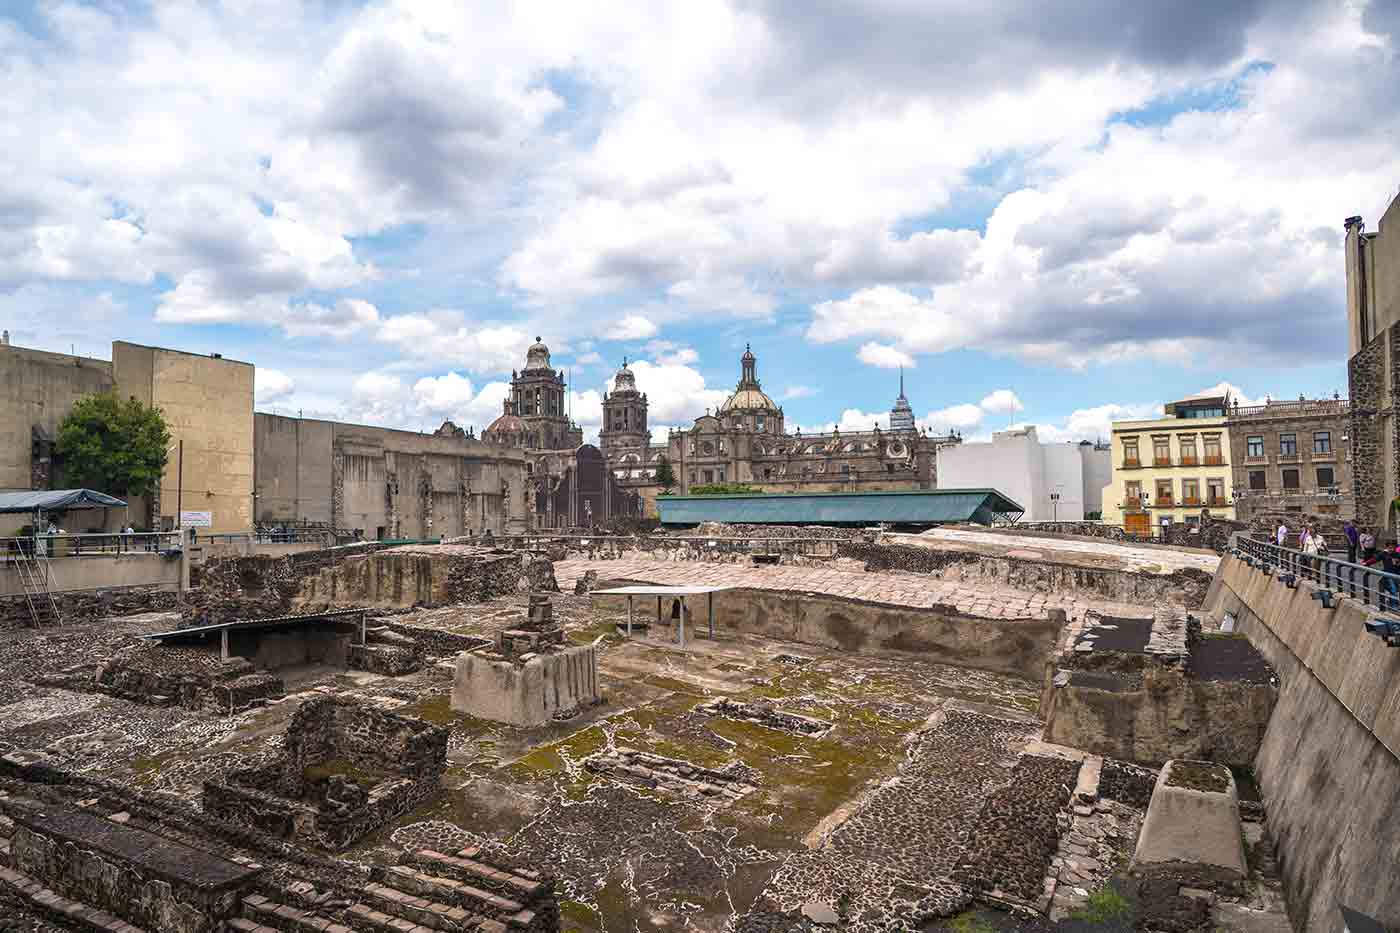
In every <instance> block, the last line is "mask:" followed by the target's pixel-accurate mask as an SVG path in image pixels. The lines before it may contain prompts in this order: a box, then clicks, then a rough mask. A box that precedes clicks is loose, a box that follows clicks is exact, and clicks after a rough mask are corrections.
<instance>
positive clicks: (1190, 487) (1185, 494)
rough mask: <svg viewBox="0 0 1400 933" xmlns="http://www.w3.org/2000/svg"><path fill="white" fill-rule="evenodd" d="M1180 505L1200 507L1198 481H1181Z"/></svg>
mask: <svg viewBox="0 0 1400 933" xmlns="http://www.w3.org/2000/svg"><path fill="white" fill-rule="evenodd" d="M1181 504H1182V505H1200V504H1201V481H1200V480H1198V479H1184V480H1182V481H1181Z"/></svg>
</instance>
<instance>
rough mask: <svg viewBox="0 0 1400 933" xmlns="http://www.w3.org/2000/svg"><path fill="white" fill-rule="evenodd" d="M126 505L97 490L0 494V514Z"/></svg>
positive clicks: (51, 490) (46, 490) (32, 491)
mask: <svg viewBox="0 0 1400 933" xmlns="http://www.w3.org/2000/svg"><path fill="white" fill-rule="evenodd" d="M125 505H126V503H125V502H123V501H122V500H121V499H117V498H115V497H113V496H109V495H107V494H106V493H105V492H98V491H97V490H95V489H35V490H31V491H29V492H0V514H11V513H18V512H24V513H29V512H33V511H35V510H38V511H40V512H62V511H65V510H68V509H119V508H122V507H123V506H125Z"/></svg>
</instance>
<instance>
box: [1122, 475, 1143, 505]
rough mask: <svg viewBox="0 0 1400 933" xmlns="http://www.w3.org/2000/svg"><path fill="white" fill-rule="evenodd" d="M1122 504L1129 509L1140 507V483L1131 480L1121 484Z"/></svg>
mask: <svg viewBox="0 0 1400 933" xmlns="http://www.w3.org/2000/svg"><path fill="white" fill-rule="evenodd" d="M1123 505H1124V506H1126V507H1127V508H1130V509H1138V508H1142V483H1140V482H1138V481H1137V480H1133V481H1132V482H1131V483H1125V484H1124V485H1123Z"/></svg>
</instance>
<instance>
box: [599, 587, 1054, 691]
mask: <svg viewBox="0 0 1400 933" xmlns="http://www.w3.org/2000/svg"><path fill="white" fill-rule="evenodd" d="M595 599H597V600H599V602H600V603H603V604H606V605H609V606H611V607H618V606H621V607H623V608H625V607H626V601H625V599H623V598H622V597H606V596H599V597H595ZM705 600H706V597H703V596H699V597H693V598H691V599H689V600H687V605H688V606H689V607H690V608H691V610H693V612H694V615H693V616H691V617H690V618H688V620H687V625H686V628H687V633H686V635H687V638H691V637H695V636H696V635H699V634H700V633H702V632H705V631H707V625H708V621H707V617H706V615H705V613H706V608H705V607H706V601H705ZM714 600H715V626H716V631H717V632H718V631H719V630H721V629H727V630H729V633H730V634H729V635H727V636H723V637H733V635H734V634H736V633H746V632H752V633H755V634H759V635H763V636H764V637H767V638H775V639H779V640H782V641H795V642H802V643H805V644H809V645H821V646H822V647H825V648H835V649H837V650H840V651H846V652H850V653H852V654H880V653H884V652H898V653H911V654H917V655H920V656H922V657H924V658H926V659H928V660H930V661H936V662H938V663H941V664H955V665H958V666H961V667H972V668H978V669H980V670H987V671H996V672H998V673H1003V674H1015V675H1017V676H1020V677H1027V678H1030V679H1033V680H1037V681H1039V680H1041V679H1042V678H1043V677H1044V675H1045V664H1046V662H1047V661H1049V660H1050V658H1051V657H1052V656H1053V655H1054V652H1055V648H1056V644H1057V642H1058V641H1059V637H1060V630H1061V628H1062V627H1063V625H1064V623H1063V622H1059V621H1049V620H1045V619H976V618H970V617H968V616H964V615H960V614H959V613H958V612H957V610H956V609H955V608H953V607H951V606H948V607H935V608H934V609H914V608H910V607H905V606H887V605H880V604H877V603H867V602H857V601H856V600H850V599H840V598H838V597H835V596H819V595H816V594H811V593H802V594H787V593H778V592H774V591H772V590H749V589H734V590H724V591H722V592H719V593H716V594H715V596H714ZM605 601H606V602H605ZM665 606H666V618H667V619H668V620H669V618H670V601H669V600H667V601H666V602H665ZM636 607H637V619H638V621H649V620H650V619H651V615H649V614H648V613H654V612H655V607H654V605H652V606H650V607H649V606H648V601H647V600H646V599H645V598H643V599H638V600H637V602H636Z"/></svg>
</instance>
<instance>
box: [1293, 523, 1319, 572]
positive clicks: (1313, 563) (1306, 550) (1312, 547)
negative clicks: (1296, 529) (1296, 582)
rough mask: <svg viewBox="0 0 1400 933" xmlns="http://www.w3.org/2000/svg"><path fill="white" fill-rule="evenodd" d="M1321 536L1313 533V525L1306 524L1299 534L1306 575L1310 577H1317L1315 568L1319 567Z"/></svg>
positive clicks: (1299, 545) (1299, 546)
mask: <svg viewBox="0 0 1400 933" xmlns="http://www.w3.org/2000/svg"><path fill="white" fill-rule="evenodd" d="M1318 544H1319V536H1318V535H1315V534H1313V530H1312V526H1311V525H1304V526H1303V532H1302V534H1300V535H1298V550H1300V551H1302V552H1303V557H1302V561H1303V571H1304V575H1305V576H1307V577H1309V578H1310V579H1317V575H1316V573H1315V568H1316V567H1317V557H1318Z"/></svg>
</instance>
